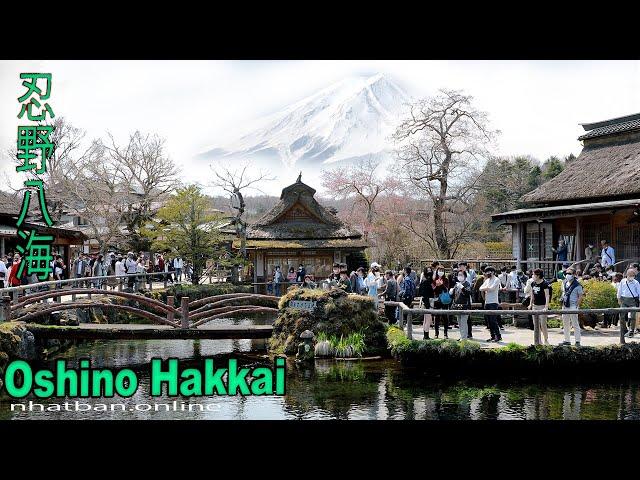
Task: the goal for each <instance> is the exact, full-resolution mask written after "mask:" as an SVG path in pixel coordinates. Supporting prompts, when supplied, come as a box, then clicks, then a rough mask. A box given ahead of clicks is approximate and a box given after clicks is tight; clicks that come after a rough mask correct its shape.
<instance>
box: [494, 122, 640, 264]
mask: <svg viewBox="0 0 640 480" xmlns="http://www.w3.org/2000/svg"><path fill="white" fill-rule="evenodd" d="M581 125H582V127H583V128H584V130H585V132H586V133H585V134H583V135H582V136H580V137H579V138H578V140H580V141H582V142H583V149H582V152H581V153H580V155H579V156H578V157H577V158H576V159H575V160H573V161H571V162H569V163H568V164H567V165H566V167H565V169H564V170H563V171H562V172H561V173H560V174H559V175H557V176H556V177H554V178H553V179H551V180H549V181H548V182H546V183H545V184H543V185H541V186H540V187H538V188H537V189H536V190H534V191H532V192H530V193H528V194H526V195H524V196H523V197H522V198H521V200H522V201H524V202H525V203H526V204H528V205H527V208H523V209H519V210H513V211H510V212H504V213H500V214H497V215H494V216H493V220H494V221H496V222H500V223H507V224H510V225H512V232H513V252H514V256H515V257H516V258H517V259H518V261H520V262H524V261H526V260H536V261H539V260H543V261H550V260H554V256H553V251H552V250H551V248H552V246H555V245H556V244H557V241H558V239H559V238H564V239H565V241H566V242H567V245H568V247H569V261H571V262H573V261H579V260H583V259H584V258H585V247H586V246H587V245H588V244H593V245H594V246H595V247H596V248H597V247H598V245H599V242H600V240H603V239H606V240H608V241H610V243H611V245H612V246H613V247H614V248H615V250H616V259H617V260H620V261H623V260H628V261H630V260H636V259H638V258H639V257H640V223H638V220H640V210H639V208H640V113H638V114H634V115H628V116H626V117H620V118H613V119H610V120H604V121H601V122H595V123H585V124H581ZM624 263H627V262H622V264H624ZM621 266H624V265H621Z"/></svg>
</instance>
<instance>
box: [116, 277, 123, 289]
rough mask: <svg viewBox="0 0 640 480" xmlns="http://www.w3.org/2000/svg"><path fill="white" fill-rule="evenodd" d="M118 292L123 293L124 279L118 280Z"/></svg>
mask: <svg viewBox="0 0 640 480" xmlns="http://www.w3.org/2000/svg"><path fill="white" fill-rule="evenodd" d="M117 280H118V291H119V292H121V291H122V277H120V278H118V279H117Z"/></svg>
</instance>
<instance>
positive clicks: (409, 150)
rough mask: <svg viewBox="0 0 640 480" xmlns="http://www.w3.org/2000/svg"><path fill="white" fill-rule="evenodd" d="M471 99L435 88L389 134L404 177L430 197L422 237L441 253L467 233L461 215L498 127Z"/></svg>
mask: <svg viewBox="0 0 640 480" xmlns="http://www.w3.org/2000/svg"><path fill="white" fill-rule="evenodd" d="M472 100H473V98H472V97H470V96H467V95H464V94H463V93H461V92H459V91H455V90H440V91H439V93H438V94H437V95H435V96H433V97H430V98H426V99H423V100H420V101H418V102H416V103H414V104H412V105H411V106H410V113H409V115H408V117H407V118H405V119H404V120H403V121H402V122H401V123H400V125H399V126H398V128H397V129H396V132H395V133H394V135H393V138H394V140H395V141H396V145H397V148H396V153H397V156H398V159H399V161H400V162H401V164H402V167H403V172H405V175H406V177H407V180H408V181H409V182H411V184H412V185H414V186H415V187H416V188H417V189H418V191H419V192H421V194H423V195H425V196H426V199H427V200H428V201H429V202H430V204H429V207H430V208H431V209H432V212H433V213H432V229H430V231H429V232H428V233H427V234H426V235H425V238H429V239H431V241H432V242H433V243H434V244H435V247H437V251H438V253H439V254H440V255H442V256H444V257H446V258H451V256H452V255H453V254H454V253H455V251H456V250H457V247H458V246H459V244H460V242H462V241H463V240H464V239H465V236H466V235H467V234H468V231H469V227H470V225H471V224H472V222H471V221H466V220H461V215H462V214H463V213H465V212H468V211H469V209H470V208H472V207H473V202H472V199H473V194H474V193H475V191H476V190H477V180H478V177H479V175H480V169H479V164H480V161H481V160H482V159H483V158H486V156H487V155H488V147H489V146H490V145H491V143H492V141H493V139H494V137H495V135H496V134H497V133H498V132H497V131H492V130H490V129H489V122H488V119H487V115H486V113H484V112H481V111H478V110H476V109H475V108H474V107H473V105H472Z"/></svg>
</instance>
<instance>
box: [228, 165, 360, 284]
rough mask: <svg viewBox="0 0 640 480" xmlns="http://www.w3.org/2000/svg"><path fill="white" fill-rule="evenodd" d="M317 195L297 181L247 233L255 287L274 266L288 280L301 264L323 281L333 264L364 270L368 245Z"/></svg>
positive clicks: (283, 191)
mask: <svg viewBox="0 0 640 480" xmlns="http://www.w3.org/2000/svg"><path fill="white" fill-rule="evenodd" d="M315 193H316V191H315V190H314V189H313V188H311V187H310V186H309V185H306V184H304V183H302V180H301V178H300V177H298V180H297V181H296V183H294V184H292V185H289V186H288V187H286V188H284V189H283V190H282V194H281V195H280V201H279V202H278V203H277V204H276V205H275V206H274V207H273V208H272V209H271V210H270V211H268V212H267V213H266V214H265V215H263V216H262V217H261V218H260V219H259V220H257V221H256V222H255V223H253V224H250V225H249V226H248V227H247V253H248V255H249V259H250V261H251V262H252V263H253V265H254V266H255V268H254V269H253V270H254V271H253V279H254V282H264V281H270V280H271V278H272V275H273V271H274V268H275V266H280V268H281V269H282V272H283V273H284V274H285V276H286V274H287V271H288V268H289V267H294V268H295V269H296V270H297V269H298V265H299V264H303V265H304V266H305V269H306V272H307V274H310V275H313V276H314V277H315V278H316V279H321V278H326V277H328V276H329V275H330V274H331V268H332V265H333V263H335V262H339V263H346V264H347V265H348V266H349V268H356V267H357V266H358V265H361V264H363V260H364V249H365V248H366V247H367V243H366V242H365V241H364V240H363V238H362V234H361V233H360V232H358V231H357V230H355V229H353V228H352V227H350V226H349V225H347V224H345V223H344V222H342V221H341V220H340V219H339V218H338V217H336V215H335V214H334V213H333V212H331V211H329V210H328V209H327V208H325V207H323V206H322V205H320V204H319V203H318V201H317V200H316V199H315V197H314V195H315ZM233 247H234V248H235V249H238V248H239V247H240V242H239V241H238V240H235V241H234V242H233Z"/></svg>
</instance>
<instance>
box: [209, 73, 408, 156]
mask: <svg viewBox="0 0 640 480" xmlns="http://www.w3.org/2000/svg"><path fill="white" fill-rule="evenodd" d="M408 100H409V98H408V96H407V95H406V94H405V93H404V91H403V90H402V89H401V88H400V87H399V86H398V85H396V84H395V83H394V82H393V81H392V80H391V79H389V78H388V77H387V76H385V75H383V74H381V73H378V74H376V75H373V76H368V77H363V76H359V77H348V78H345V79H343V80H341V81H339V82H337V83H335V84H333V85H330V86H328V87H326V88H324V89H322V90H320V91H318V92H317V93H315V94H313V95H311V96H309V97H307V98H304V99H302V100H300V101H298V102H295V103H293V104H291V105H289V106H287V107H285V108H283V109H282V110H280V111H278V112H276V113H273V114H271V115H269V116H267V117H264V118H263V119H261V120H259V121H258V122H257V126H256V128H255V129H254V130H252V131H250V132H249V133H247V134H246V135H244V136H242V137H241V138H239V139H238V140H236V141H234V142H231V143H229V144H228V145H223V146H221V148H222V149H223V150H224V151H225V152H226V155H243V156H247V155H251V154H255V155H265V154H267V155H270V156H271V157H274V156H277V157H278V158H279V159H280V160H281V161H282V162H283V163H284V165H286V166H288V167H291V166H293V165H295V164H297V163H303V164H306V165H313V164H315V165H317V164H321V163H333V162H337V161H340V160H343V159H347V158H353V157H360V156H366V155H370V154H379V153H380V152H383V151H386V150H389V149H390V148H391V144H390V140H389V136H390V135H391V134H392V133H393V131H394V129H395V127H396V126H397V123H398V121H399V119H400V114H401V112H402V109H403V107H404V104H405V103H406V102H407V101H408ZM205 155H206V154H205Z"/></svg>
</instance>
